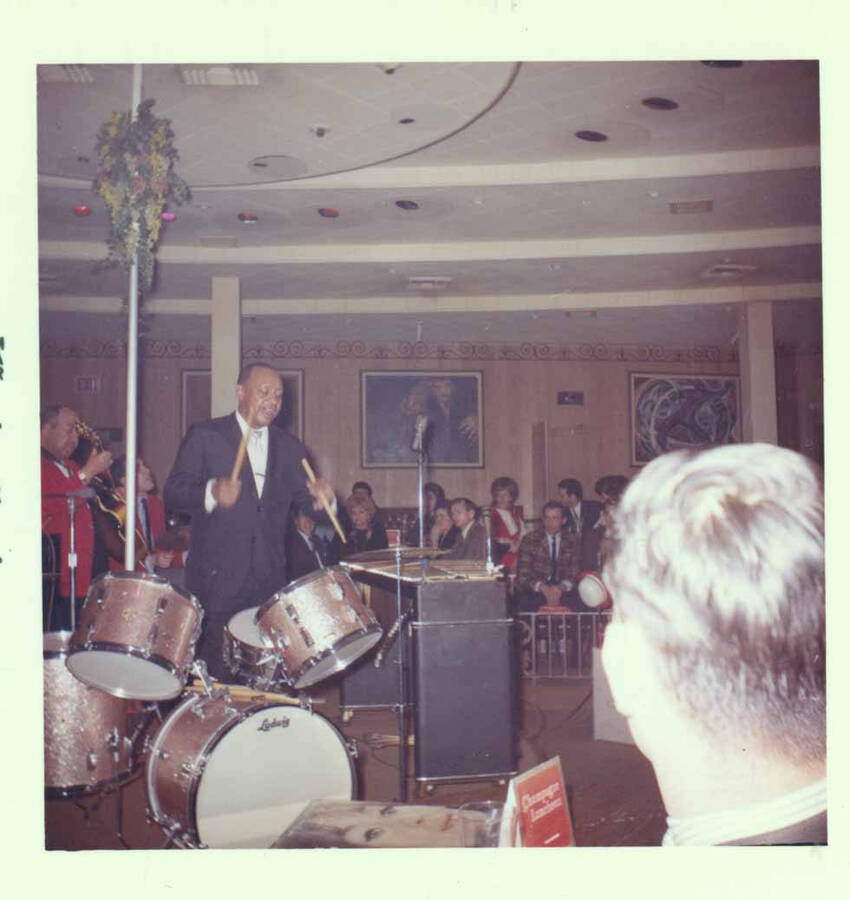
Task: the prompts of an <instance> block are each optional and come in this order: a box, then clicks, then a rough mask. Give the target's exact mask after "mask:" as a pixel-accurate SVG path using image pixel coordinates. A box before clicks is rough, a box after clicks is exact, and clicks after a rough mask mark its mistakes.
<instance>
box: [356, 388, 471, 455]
mask: <svg viewBox="0 0 850 900" xmlns="http://www.w3.org/2000/svg"><path fill="white" fill-rule="evenodd" d="M360 406H361V412H360V422H361V449H362V464H363V467H364V468H380V467H410V466H416V465H417V461H418V454H417V452H416V451H415V450H414V449H413V447H412V445H413V443H414V438H415V437H416V436H417V431H421V433H422V439H423V443H424V447H425V452H426V455H427V461H428V464H429V465H431V466H440V467H447V468H481V467H482V466H483V465H484V447H483V434H484V430H483V421H482V395H481V373H480V372H416V371H405V372H387V371H384V372H361V373H360Z"/></svg>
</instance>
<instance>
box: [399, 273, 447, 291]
mask: <svg viewBox="0 0 850 900" xmlns="http://www.w3.org/2000/svg"><path fill="white" fill-rule="evenodd" d="M453 280H454V279H453V278H451V277H450V276H449V275H408V276H407V286H408V287H409V288H410V290H412V291H439V290H441V289H442V288H445V287H448V286H449V285H450V284H451V283H452V281H453Z"/></svg>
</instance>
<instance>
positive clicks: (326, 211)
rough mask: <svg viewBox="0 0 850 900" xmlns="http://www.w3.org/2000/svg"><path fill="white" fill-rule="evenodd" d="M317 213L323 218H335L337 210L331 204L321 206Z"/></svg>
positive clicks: (337, 214)
mask: <svg viewBox="0 0 850 900" xmlns="http://www.w3.org/2000/svg"><path fill="white" fill-rule="evenodd" d="M319 215H320V216H321V217H322V218H323V219H336V218H337V217H338V216H339V210H338V209H334V208H333V207H332V206H323V207H322V208H321V209H320V210H319Z"/></svg>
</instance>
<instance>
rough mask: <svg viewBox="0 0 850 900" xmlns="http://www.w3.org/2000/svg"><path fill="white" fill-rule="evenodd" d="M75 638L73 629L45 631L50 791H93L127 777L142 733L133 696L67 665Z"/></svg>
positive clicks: (59, 793)
mask: <svg viewBox="0 0 850 900" xmlns="http://www.w3.org/2000/svg"><path fill="white" fill-rule="evenodd" d="M70 643H71V632H70V631H54V632H50V633H48V634H45V635H44V786H45V791H46V793H47V795H48V796H49V797H68V796H72V795H75V794H81V793H90V792H93V791H97V790H100V789H101V788H104V787H106V786H108V785H113V784H118V783H120V782H121V781H123V780H124V779H125V778H127V777H128V776H129V775H130V774H132V772H133V768H134V743H135V737H136V736H137V735H138V733H139V731H138V730H137V728H136V725H137V724H138V723H134V721H133V719H134V717H133V716H131V715H130V712H129V708H130V706H131V701H128V700H122V699H120V698H119V697H113V696H112V695H111V694H104V693H103V691H98V690H95V689H94V688H90V687H87V686H86V685H84V684H83V683H82V682H81V681H79V680H78V679H76V678H74V676H73V675H72V674H71V673H70V672H69V671H68V668H67V666H66V665H65V661H66V659H67V657H68V647H69V645H70ZM136 718H138V717H136Z"/></svg>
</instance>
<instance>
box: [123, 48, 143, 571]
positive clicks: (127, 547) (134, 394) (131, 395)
mask: <svg viewBox="0 0 850 900" xmlns="http://www.w3.org/2000/svg"><path fill="white" fill-rule="evenodd" d="M141 102H142V67H141V64H139V63H136V64H135V65H134V66H133V101H132V106H131V108H130V117H131V120H132V121H135V119H136V113H137V110H138V108H139V104H140V103H141ZM131 227H138V226H137V225H133V226H131ZM127 319H128V321H127V420H126V425H125V429H124V431H125V434H126V440H125V442H124V447H125V452H126V459H127V466H126V470H125V471H126V474H125V477H126V479H127V489H126V497H125V500H126V504H127V505H126V510H125V516H126V518H125V519H124V568H125V569H126V570H127V571H128V572H132V571H133V570H134V569H135V568H136V420H137V409H136V405H137V402H138V386H137V379H138V367H139V347H138V344H139V257H138V253H137V254H136V259H135V260H133V265H132V266H130V297H129V304H128V310H127Z"/></svg>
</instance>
